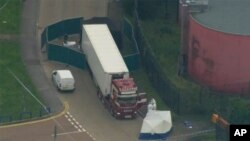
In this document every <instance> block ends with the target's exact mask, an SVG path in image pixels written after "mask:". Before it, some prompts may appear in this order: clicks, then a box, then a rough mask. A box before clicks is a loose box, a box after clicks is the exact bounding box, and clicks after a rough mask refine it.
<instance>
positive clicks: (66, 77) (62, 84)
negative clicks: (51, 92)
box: [52, 70, 75, 91]
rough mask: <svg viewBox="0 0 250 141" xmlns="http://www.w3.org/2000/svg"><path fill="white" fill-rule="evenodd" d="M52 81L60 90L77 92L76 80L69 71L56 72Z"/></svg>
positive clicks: (53, 73)
mask: <svg viewBox="0 0 250 141" xmlns="http://www.w3.org/2000/svg"><path fill="white" fill-rule="evenodd" d="M52 80H53V82H54V83H55V85H56V87H57V89H58V90H61V91H73V90H75V79H74V77H73V75H72V73H71V72H70V71H69V70H54V71H53V72H52Z"/></svg>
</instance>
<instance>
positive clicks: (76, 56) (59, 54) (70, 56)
mask: <svg viewBox="0 0 250 141" xmlns="http://www.w3.org/2000/svg"><path fill="white" fill-rule="evenodd" d="M48 59H49V60H54V61H58V62H62V63H65V64H68V65H72V66H75V67H78V68H80V69H85V67H86V59H85V55H84V54H83V53H82V52H80V51H76V50H73V49H70V48H67V47H62V46H59V45H54V44H48Z"/></svg>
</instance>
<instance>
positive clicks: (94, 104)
mask: <svg viewBox="0 0 250 141" xmlns="http://www.w3.org/2000/svg"><path fill="white" fill-rule="evenodd" d="M107 1H108V0H42V1H40V10H39V13H40V14H39V16H38V17H39V20H38V24H37V25H38V35H40V34H39V33H41V31H42V29H43V28H44V27H45V26H47V25H49V24H52V23H54V22H56V21H60V20H64V19H67V18H72V17H79V16H82V17H84V19H89V18H91V17H94V16H96V17H104V16H106V15H107V7H108V6H107ZM63 9H64V10H63ZM38 37H39V36H38ZM38 39H39V38H38ZM38 45H39V43H38ZM43 57H44V56H43V55H41V60H42V62H41V65H42V66H43V68H44V71H45V73H46V75H47V79H48V84H49V85H51V86H52V85H53V84H52V83H51V81H50V80H51V78H50V77H51V76H50V75H51V71H52V70H53V69H63V68H65V67H66V68H67V69H70V70H71V71H72V72H73V75H74V77H75V78H76V90H75V91H74V92H73V93H59V94H58V92H56V93H57V95H58V96H59V97H60V98H61V100H63V101H67V102H68V103H69V106H70V113H71V114H72V115H73V116H74V117H75V118H76V120H77V121H78V122H79V123H80V124H81V125H82V126H83V127H84V128H85V129H86V130H87V131H88V132H89V133H90V134H91V135H92V136H93V137H94V138H95V139H96V140H97V141H116V140H119V141H137V140H138V135H139V131H140V128H141V123H142V119H140V118H137V119H136V120H116V119H114V118H113V117H112V116H111V115H110V114H109V112H108V111H107V110H106V109H105V108H104V106H103V105H102V104H101V102H100V101H99V99H98V98H97V95H96V88H95V87H94V84H93V81H92V80H91V79H90V76H89V74H88V72H86V71H83V70H79V69H77V68H74V67H68V66H66V65H65V64H60V63H55V62H51V61H48V60H46V57H44V58H43ZM54 90H55V88H54Z"/></svg>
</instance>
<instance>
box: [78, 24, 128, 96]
mask: <svg viewBox="0 0 250 141" xmlns="http://www.w3.org/2000/svg"><path fill="white" fill-rule="evenodd" d="M82 32H83V34H82V41H83V44H82V49H83V51H84V53H85V55H86V59H87V61H88V64H89V67H90V68H91V71H92V73H93V76H94V79H95V81H96V83H97V84H98V86H99V87H100V90H101V92H102V94H103V95H107V94H110V90H111V81H112V77H120V78H124V79H126V78H128V77H129V71H128V68H127V66H126V64H125V63H124V61H123V58H122V56H121V54H120V52H119V50H118V48H117V46H116V43H115V41H114V39H113V37H112V35H111V33H110V31H109V29H108V26H107V25H106V24H92V25H91V24H90V25H83V30H82Z"/></svg>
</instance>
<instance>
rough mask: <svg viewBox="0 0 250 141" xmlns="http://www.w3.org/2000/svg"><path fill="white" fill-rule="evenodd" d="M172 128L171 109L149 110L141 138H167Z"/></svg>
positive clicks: (143, 124)
mask: <svg viewBox="0 0 250 141" xmlns="http://www.w3.org/2000/svg"><path fill="white" fill-rule="evenodd" d="M171 129H172V119H171V113H170V111H157V110H149V111H148V113H147V115H146V117H145V118H144V120H143V123H142V128H141V132H140V136H139V139H140V140H165V139H166V138H167V137H168V135H169V133H170V131H171Z"/></svg>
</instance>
